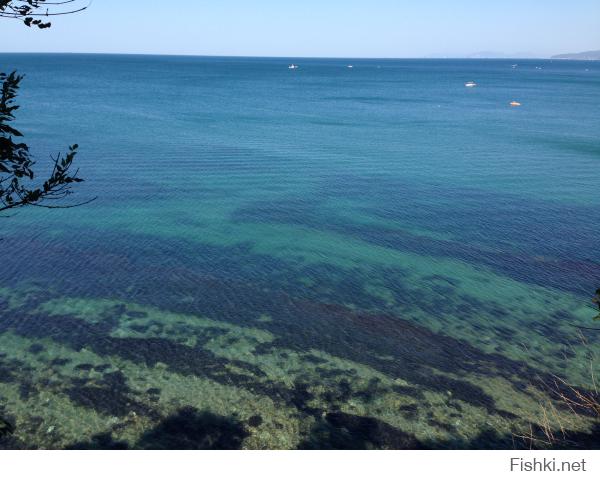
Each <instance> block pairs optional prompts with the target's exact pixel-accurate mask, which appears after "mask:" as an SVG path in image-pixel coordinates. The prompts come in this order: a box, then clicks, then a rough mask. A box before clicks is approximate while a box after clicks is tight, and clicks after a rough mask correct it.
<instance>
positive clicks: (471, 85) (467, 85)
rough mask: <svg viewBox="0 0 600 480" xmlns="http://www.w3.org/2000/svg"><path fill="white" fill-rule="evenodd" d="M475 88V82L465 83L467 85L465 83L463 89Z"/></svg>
mask: <svg viewBox="0 0 600 480" xmlns="http://www.w3.org/2000/svg"><path fill="white" fill-rule="evenodd" d="M476 86H477V84H476V83H475V82H467V83H465V87H467V88H473V87H476Z"/></svg>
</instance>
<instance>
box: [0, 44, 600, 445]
mask: <svg viewBox="0 0 600 480" xmlns="http://www.w3.org/2000/svg"><path fill="white" fill-rule="evenodd" d="M290 62H291V60H289V61H288V60H286V59H236V58H195V57H148V56H100V55H7V54H0V70H2V71H9V70H12V69H18V70H19V71H20V72H22V73H25V74H26V80H25V81H24V83H23V86H22V91H21V95H20V102H21V105H22V108H21V109H20V110H19V112H18V125H17V126H18V127H19V128H20V129H21V130H22V131H23V132H24V133H25V134H26V138H27V140H28V141H29V143H30V144H31V146H32V152H33V154H34V155H35V156H36V158H37V159H38V161H39V166H40V168H42V169H43V168H46V167H47V162H46V160H47V159H48V155H49V154H50V153H57V152H58V151H61V150H62V151H64V150H65V148H66V146H67V145H69V144H72V143H75V142H77V143H79V144H80V146H81V154H80V157H79V158H78V162H79V167H80V168H81V175H82V176H83V177H84V178H86V182H85V183H84V184H81V185H80V186H78V188H77V194H76V196H74V197H73V201H85V200H87V199H90V198H93V197H98V198H97V200H96V201H94V202H93V203H91V204H89V205H86V206H82V207H79V208H76V209H69V210H54V211H50V212H48V211H45V210H41V209H29V210H24V211H22V212H20V213H19V215H17V216H15V217H12V218H10V219H0V228H1V237H2V242H1V243H0V246H1V247H2V248H1V250H0V256H1V265H2V268H1V269H0V311H1V314H0V416H1V417H2V418H5V419H6V420H7V421H9V422H10V423H11V425H14V426H15V433H14V434H13V435H11V436H7V437H4V438H2V439H0V442H3V443H0V445H4V447H5V448H125V447H130V448H411V447H412V448H506V447H508V448H512V446H515V445H517V446H521V445H522V444H523V443H522V442H523V441H525V446H529V445H533V446H535V447H540V448H543V447H565V446H566V447H569V446H575V445H577V446H580V447H585V448H594V447H596V446H597V432H598V430H597V428H598V427H597V424H596V421H595V419H594V417H593V416H592V415H591V414H590V412H588V411H585V409H579V410H577V409H576V410H577V411H575V412H574V411H572V410H571V409H569V408H568V406H567V405H566V404H565V402H564V401H563V400H561V398H560V396H559V395H558V393H559V392H557V390H561V391H562V393H563V394H566V395H567V396H569V392H571V390H570V389H569V388H567V387H566V384H568V385H573V386H574V387H576V388H577V389H578V390H580V391H583V392H587V393H589V394H590V395H592V396H593V395H594V392H595V390H594V378H598V375H600V372H598V370H597V362H596V358H597V355H598V353H599V352H598V350H599V347H598V340H599V336H598V333H597V332H596V331H594V330H590V328H594V326H595V325H594V323H593V321H592V318H593V317H594V315H595V314H594V311H593V309H592V304H591V302H590V298H591V297H592V295H593V292H594V291H595V290H596V288H598V287H600V258H599V255H598V252H600V236H599V235H598V234H597V225H598V224H599V223H600V200H599V198H600V197H599V196H598V185H600V170H598V161H599V160H600V140H599V138H598V132H599V131H600V115H598V107H599V106H600V104H599V100H598V99H599V98H600V97H599V94H600V64H599V63H598V62H551V61H543V60H536V61H533V60H531V61H519V66H518V67H517V68H512V67H511V65H512V64H513V63H515V62H514V61H510V60H508V61H506V60H493V61H492V60H487V61H482V60H397V61H396V60H394V61H392V60H368V61H367V60H351V61H350V60H316V59H304V60H298V59H296V60H294V62H295V63H298V64H299V65H300V68H299V69H298V70H289V69H288V68H287V65H288V63H290ZM349 63H352V64H353V65H354V68H352V69H349V68H347V67H346V66H347V65H348V64H349ZM540 67H541V68H540ZM471 80H474V81H476V82H477V83H478V86H477V87H476V88H473V89H467V88H465V86H464V84H465V82H467V81H471ZM513 100H515V101H519V102H521V103H522V106H521V107H519V108H511V107H510V106H509V103H510V102H511V101H513ZM594 374H595V377H594ZM557 378H560V379H561V381H557V380H556V379H557ZM562 381H564V382H565V383H564V384H563V383H562ZM559 386H560V388H559ZM548 431H549V432H551V433H552V436H553V437H554V440H553V441H548V435H546V432H548ZM595 434H596V436H595ZM523 437H533V439H532V438H527V439H525V440H523Z"/></svg>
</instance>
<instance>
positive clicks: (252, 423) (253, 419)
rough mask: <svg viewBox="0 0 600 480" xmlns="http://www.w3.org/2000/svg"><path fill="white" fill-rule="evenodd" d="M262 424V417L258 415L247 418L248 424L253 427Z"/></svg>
mask: <svg viewBox="0 0 600 480" xmlns="http://www.w3.org/2000/svg"><path fill="white" fill-rule="evenodd" d="M262 424H263V418H262V417H261V416H260V415H253V416H251V417H250V418H249V419H248V425H250V426H251V427H253V428H257V427H260V426H261V425H262Z"/></svg>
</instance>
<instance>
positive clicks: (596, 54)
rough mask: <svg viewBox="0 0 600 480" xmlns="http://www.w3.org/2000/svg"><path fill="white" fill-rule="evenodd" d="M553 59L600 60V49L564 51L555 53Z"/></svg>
mask: <svg viewBox="0 0 600 480" xmlns="http://www.w3.org/2000/svg"><path fill="white" fill-rule="evenodd" d="M552 59H553V60H600V50H591V51H589V52H580V53H563V54H561V55H555V56H554V57H552Z"/></svg>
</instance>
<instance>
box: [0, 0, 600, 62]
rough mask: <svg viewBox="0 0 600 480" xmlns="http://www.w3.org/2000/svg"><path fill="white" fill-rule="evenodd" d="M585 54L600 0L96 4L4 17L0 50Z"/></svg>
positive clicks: (598, 43)
mask: <svg viewBox="0 0 600 480" xmlns="http://www.w3.org/2000/svg"><path fill="white" fill-rule="evenodd" d="M76 1H80V2H83V3H86V2H87V1H88V0H76ZM585 50H600V0H568V1H567V0H501V1H500V0H483V1H480V2H476V1H473V0H468V1H467V0H444V1H442V0H413V1H405V0H369V1H366V0H362V1H358V0H279V1H276V0H254V1H250V0H246V1H242V0H217V1H211V2H208V1H205V0H176V1H168V0H135V1H130V0H93V1H92V4H91V6H90V7H89V9H88V10H86V11H85V12H83V13H80V14H76V15H70V16H65V17H56V18H54V19H53V27H52V28H51V29H49V30H42V31H37V30H34V29H28V28H27V27H25V26H24V25H22V24H21V23H19V22H17V21H15V20H9V19H0V51H3V52H89V53H92V52H93V53H146V54H174V55H233V56H276V57H351V58H358V57H376V58H409V57H464V56H469V55H471V54H473V53H476V52H481V51H486V52H498V53H503V54H506V55H508V56H514V55H517V56H540V57H546V56H551V55H555V54H559V53H571V52H579V51H585Z"/></svg>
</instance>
